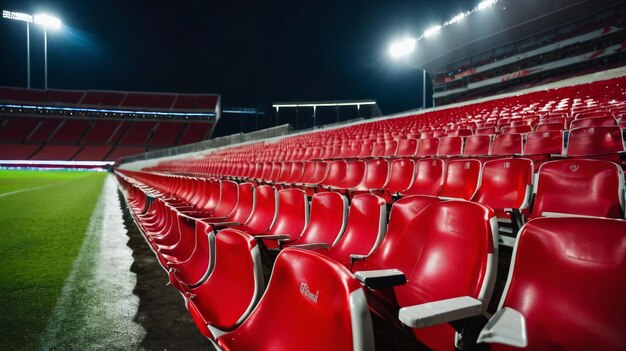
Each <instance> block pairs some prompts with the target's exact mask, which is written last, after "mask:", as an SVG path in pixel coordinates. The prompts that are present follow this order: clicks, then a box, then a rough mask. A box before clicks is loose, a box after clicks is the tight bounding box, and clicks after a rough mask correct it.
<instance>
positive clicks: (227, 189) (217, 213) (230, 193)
mask: <svg viewBox="0 0 626 351" xmlns="http://www.w3.org/2000/svg"><path fill="white" fill-rule="evenodd" d="M220 189H221V193H222V194H221V196H220V202H219V203H218V204H217V206H216V207H215V209H214V210H213V212H211V216H212V217H222V216H224V217H228V216H229V215H230V214H231V213H232V212H233V210H234V209H235V206H237V201H238V199H239V187H238V186H237V183H235V182H233V181H231V180H222V181H221V182H220Z"/></svg>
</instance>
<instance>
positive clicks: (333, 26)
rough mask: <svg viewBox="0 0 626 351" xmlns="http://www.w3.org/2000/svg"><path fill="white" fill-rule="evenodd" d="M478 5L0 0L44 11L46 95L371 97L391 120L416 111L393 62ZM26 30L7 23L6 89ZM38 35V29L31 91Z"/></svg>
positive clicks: (20, 65) (417, 81)
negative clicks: (49, 26) (48, 29)
mask: <svg viewBox="0 0 626 351" xmlns="http://www.w3.org/2000/svg"><path fill="white" fill-rule="evenodd" d="M477 3H478V1H477V0H475V1H467V0H455V1H425V0H424V1H384V0H380V1H339V0H335V1H259V0H257V1H193V2H192V1H176V2H174V1H167V2H166V1H162V2H160V1H139V0H109V1H106V0H97V1H91V0H89V1H87V0H74V1H70V0H57V1H54V0H51V1H30V0H17V1H15V0H14V1H10V0H9V1H5V0H3V1H0V4H2V6H1V7H2V9H8V10H13V11H22V12H27V13H39V12H49V13H51V14H55V15H57V16H58V17H60V18H61V19H62V21H63V25H64V27H63V29H62V30H61V31H59V32H56V33H49V36H48V39H49V40H48V44H49V52H48V62H49V74H48V77H49V78H48V81H49V87H50V88H61V89H106V90H139V91H155V92H157V91H166V92H188V93H219V94H221V95H222V98H223V104H224V105H225V106H247V107H258V108H261V109H264V110H268V109H269V108H270V107H271V103H272V102H275V101H309V100H342V99H376V100H378V101H379V105H380V106H381V109H382V110H383V112H384V113H385V114H388V113H393V112H397V111H402V110H407V109H410V108H415V107H418V106H419V105H420V103H421V72H420V71H417V70H411V69H409V68H408V67H406V66H403V65H401V64H398V63H397V62H396V63H394V62H392V61H391V60H390V59H388V58H387V56H386V54H387V46H388V43H389V41H390V40H391V39H393V38H394V37H397V36H399V35H402V34H411V33H413V34H414V35H417V34H418V33H421V32H422V31H423V30H424V29H425V28H426V27H428V26H429V25H431V24H435V23H438V22H443V21H445V20H447V19H449V18H450V17H452V16H453V15H454V14H456V13H458V12H460V11H461V10H469V9H471V8H472V7H474V6H475V5H476V4H477ZM25 32H26V30H25V25H24V24H22V23H20V22H14V21H8V20H1V21H0V85H3V86H24V85H25V76H26V74H25V71H26V67H25V66H26V59H25V55H26V53H25V51H26V45H25V42H26V38H25V37H26V34H25ZM42 53H43V34H42V30H41V29H40V28H38V27H33V28H31V55H32V59H31V64H32V83H33V87H36V88H41V87H43V58H42V56H43V55H42Z"/></svg>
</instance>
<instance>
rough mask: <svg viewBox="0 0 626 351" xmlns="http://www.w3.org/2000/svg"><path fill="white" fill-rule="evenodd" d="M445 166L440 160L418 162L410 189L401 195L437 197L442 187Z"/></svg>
mask: <svg viewBox="0 0 626 351" xmlns="http://www.w3.org/2000/svg"><path fill="white" fill-rule="evenodd" d="M444 171H445V164H444V162H443V160H440V159H424V160H419V161H418V162H417V165H416V169H415V178H414V179H413V183H412V184H411V187H410V188H409V189H408V190H407V191H404V192H402V194H403V195H430V196H437V194H439V191H440V190H441V187H442V185H443V179H444V174H445V173H444Z"/></svg>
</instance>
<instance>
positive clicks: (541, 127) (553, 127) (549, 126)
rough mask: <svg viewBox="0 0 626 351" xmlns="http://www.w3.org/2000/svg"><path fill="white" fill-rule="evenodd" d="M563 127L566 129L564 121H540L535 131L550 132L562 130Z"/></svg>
mask: <svg viewBox="0 0 626 351" xmlns="http://www.w3.org/2000/svg"><path fill="white" fill-rule="evenodd" d="M563 129H565V128H564V127H563V123H559V122H556V123H539V124H538V125H537V128H535V132H537V133H539V132H549V131H559V132H560V131H562V130H563Z"/></svg>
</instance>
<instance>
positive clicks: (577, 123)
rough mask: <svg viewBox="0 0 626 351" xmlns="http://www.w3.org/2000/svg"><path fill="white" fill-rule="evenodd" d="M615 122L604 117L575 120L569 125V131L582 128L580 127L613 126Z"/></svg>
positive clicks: (609, 117) (610, 117) (613, 119)
mask: <svg viewBox="0 0 626 351" xmlns="http://www.w3.org/2000/svg"><path fill="white" fill-rule="evenodd" d="M615 125H617V122H616V121H615V118H613V117H612V116H604V117H591V118H581V119H578V118H576V119H575V120H573V121H572V123H570V125H569V127H570V129H574V128H582V127H601V126H615Z"/></svg>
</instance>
